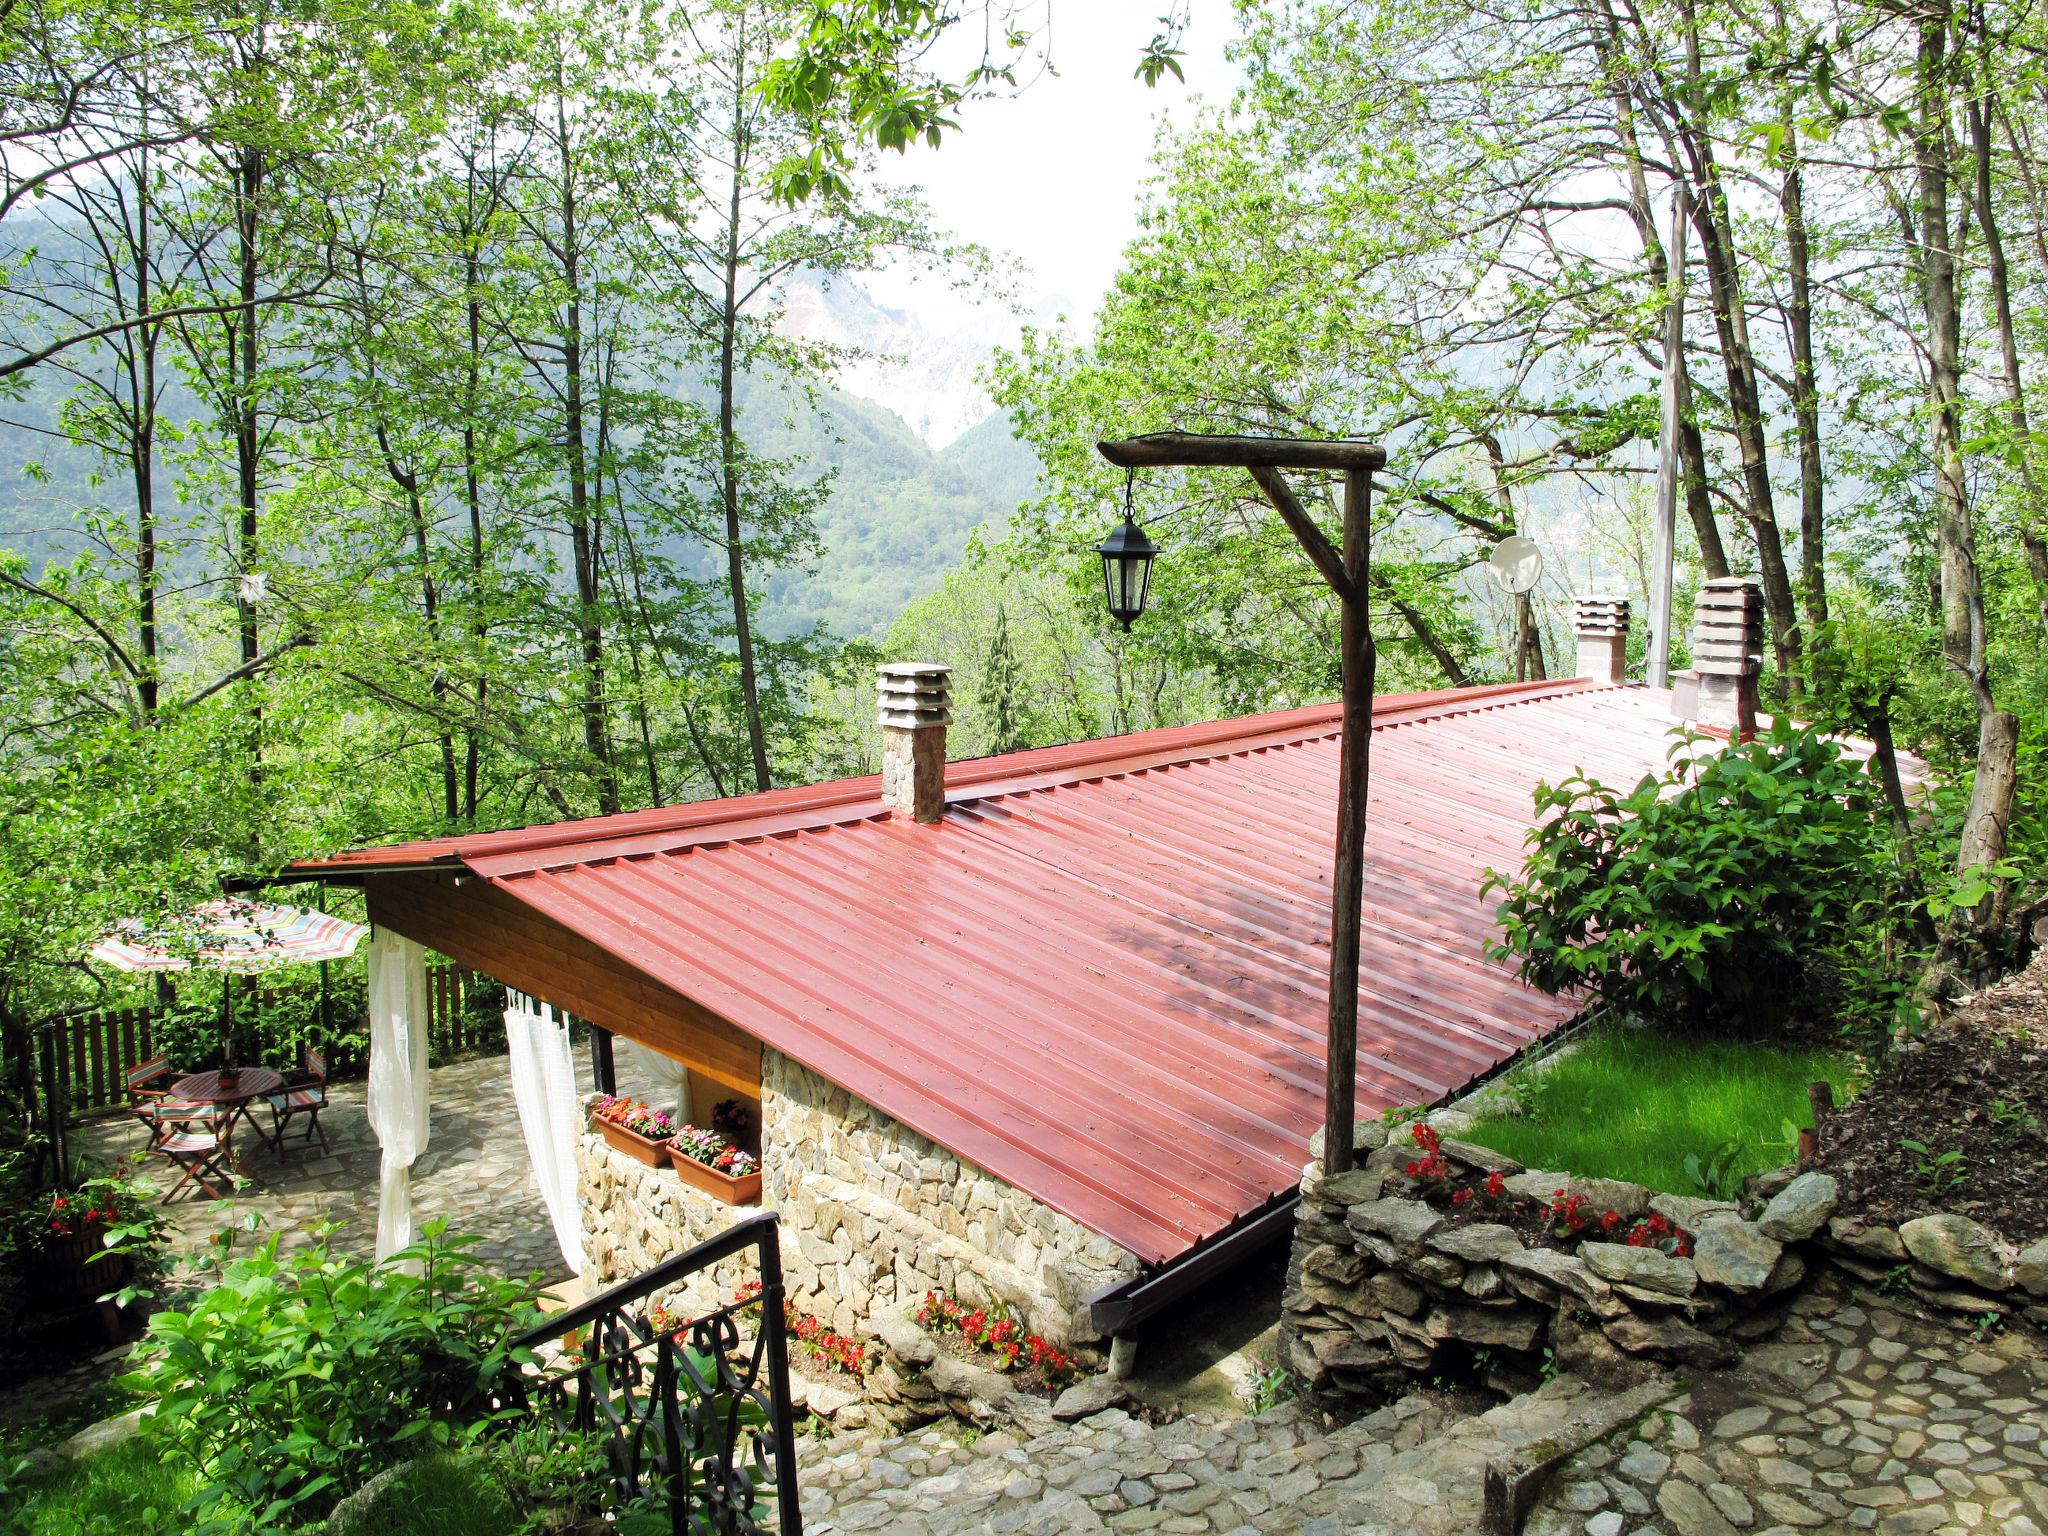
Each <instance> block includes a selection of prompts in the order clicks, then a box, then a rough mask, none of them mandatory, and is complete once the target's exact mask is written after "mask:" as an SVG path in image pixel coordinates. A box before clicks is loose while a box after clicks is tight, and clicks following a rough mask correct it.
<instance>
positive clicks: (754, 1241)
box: [515, 1211, 803, 1536]
mask: <svg viewBox="0 0 2048 1536" xmlns="http://www.w3.org/2000/svg"><path fill="white" fill-rule="evenodd" d="M777 1233H778V1228H777V1225H776V1213H775V1212H773V1211H761V1212H758V1213H756V1214H755V1215H752V1216H749V1217H747V1218H746V1219H745V1220H744V1221H741V1222H738V1223H736V1224H734V1225H733V1226H731V1227H728V1228H727V1229H726V1230H725V1231H723V1232H721V1233H719V1234H718V1236H716V1237H714V1238H711V1239H709V1240H707V1241H705V1242H702V1243H699V1244H698V1245H697V1246H696V1247H694V1248H692V1249H690V1250H689V1251H688V1252H687V1253H680V1254H677V1255H676V1256H675V1257H674V1258H672V1259H668V1260H666V1261H664V1262H663V1263H660V1264H657V1265H655V1266H654V1268H652V1269H650V1270H647V1271H646V1272H644V1273H643V1274H639V1275H636V1276H634V1277H633V1278H632V1279H631V1280H626V1281H622V1282H621V1283H619V1284H618V1285H615V1286H613V1287H612V1288H611V1289H610V1290H607V1291H604V1292H601V1293H600V1294H599V1295H596V1296H593V1297H592V1298H591V1299H590V1300H589V1301H586V1302H585V1303H583V1305H582V1306H580V1307H575V1308H573V1309H571V1310H569V1311H566V1312H558V1313H556V1314H554V1315H553V1316H551V1317H550V1318H549V1319H548V1320H547V1322H546V1323H545V1324H544V1325H543V1326H541V1327H539V1328H536V1329H534V1330H533V1331H532V1332H531V1333H529V1334H527V1335H526V1336H524V1337H523V1338H521V1339H518V1340H516V1341H515V1348H519V1349H524V1350H529V1351H537V1350H541V1349H543V1348H544V1347H546V1346H548V1345H550V1344H553V1343H555V1342H556V1341H558V1340H568V1341H570V1342H569V1343H568V1344H567V1345H565V1347H564V1348H563V1350H562V1352H561V1353H560V1354H559V1355H558V1356H556V1358H555V1359H554V1360H553V1361H552V1362H551V1363H545V1364H541V1365H538V1366H536V1367H534V1368H532V1370H531V1371H530V1372H529V1374H527V1375H525V1376H524V1377H523V1378H521V1385H520V1388H519V1390H520V1391H521V1392H523V1394H524V1398H525V1401H524V1406H525V1407H526V1408H527V1409H528V1410H529V1411H531V1412H536V1413H544V1414H546V1415H547V1416H548V1417H549V1418H550V1419H551V1420H552V1422H553V1423H554V1424H555V1425H556V1426H557V1427H558V1428H562V1429H571V1430H576V1431H578V1432H581V1433H584V1434H591V1433H597V1434H600V1435H602V1436H603V1437H604V1438H605V1442H606V1452H607V1458H608V1461H609V1464H610V1468H611V1479H612V1484H613V1486H614V1487H615V1488H616V1489H617V1490H618V1492H619V1495H620V1497H621V1498H622V1499H624V1500H626V1501H627V1502H628V1503H641V1502H648V1501H652V1502H657V1503H666V1505H667V1506H668V1513H669V1526H670V1529H671V1530H672V1531H673V1532H674V1533H675V1536H755V1533H766V1532H769V1531H779V1532H780V1533H781V1536H802V1533H803V1516H802V1513H801V1511H800V1510H799V1509H798V1507H797V1486H796V1429H795V1415H794V1413H793V1412H792V1410H791V1407H790V1400H789V1340H788V1335H787V1332H786V1330H785V1322H784V1316H783V1289H782V1256H781V1247H780V1244H779V1242H778V1237H777ZM749 1248H752V1249H755V1250H756V1252H757V1258H758V1263H759V1269H758V1274H759V1276H760V1282H761V1288H760V1293H759V1294H758V1295H753V1296H747V1297H745V1299H743V1300H740V1301H735V1302H732V1303H730V1304H728V1305H726V1306H723V1307H719V1308H717V1309H715V1310H713V1311H711V1312H708V1313H706V1314H704V1315H703V1316H701V1317H697V1318H694V1319H692V1320H691V1321H689V1322H687V1323H684V1324H682V1325H680V1327H678V1328H673V1329H663V1330H657V1329H656V1328H655V1327H654V1326H653V1325H652V1324H651V1323H650V1322H649V1321H648V1319H647V1316H646V1302H647V1299H648V1298H649V1297H650V1296H652V1295H654V1294H655V1293H656V1292H657V1291H660V1290H664V1289H666V1288H668V1287H671V1286H675V1285H678V1284H680V1283H681V1282H682V1281H683V1280H685V1279H687V1278H688V1277H689V1276H691V1275H693V1274H697V1273H699V1272H700V1271H703V1270H708V1269H710V1268H711V1267H712V1266H713V1265H714V1264H717V1263H719V1262H720V1261H721V1260H724V1259H728V1258H731V1257H732V1256H733V1255H735V1254H738V1253H742V1252H744V1251H745V1250H747V1249H749ZM757 1310H758V1313H759V1316H758V1317H757V1318H755V1319H753V1329H752V1332H753V1338H752V1340H751V1342H745V1341H743V1338H742V1333H741V1329H740V1321H741V1319H742V1317H743V1316H745V1315H746V1314H748V1313H750V1312H755V1311H757Z"/></svg>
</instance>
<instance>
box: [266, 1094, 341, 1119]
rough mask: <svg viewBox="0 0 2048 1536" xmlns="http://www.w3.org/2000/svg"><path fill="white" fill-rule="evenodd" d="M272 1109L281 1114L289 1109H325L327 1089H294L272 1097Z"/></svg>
mask: <svg viewBox="0 0 2048 1536" xmlns="http://www.w3.org/2000/svg"><path fill="white" fill-rule="evenodd" d="M270 1107H271V1108H272V1109H274V1110H276V1111H278V1112H279V1113H280V1114H282V1113H283V1112H284V1111H285V1110H287V1109H325V1108H326V1107H327V1090H326V1089H325V1088H292V1089H288V1090H286V1091H285V1092H283V1093H273V1094H271V1095H270Z"/></svg>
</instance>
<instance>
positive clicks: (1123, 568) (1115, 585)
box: [1095, 470, 1159, 630]
mask: <svg viewBox="0 0 2048 1536" xmlns="http://www.w3.org/2000/svg"><path fill="white" fill-rule="evenodd" d="M1137 477H1138V474H1137V471H1136V470H1131V471H1129V472H1128V473H1127V474H1126V476H1125V478H1124V522H1123V526H1122V527H1121V528H1119V529H1117V530H1116V531H1115V532H1114V533H1112V534H1110V536H1109V537H1108V538H1106V539H1104V540H1103V541H1102V542H1101V543H1100V544H1098V545H1096V546H1095V552H1096V553H1097V554H1098V555H1100V556H1102V591H1103V596H1104V598H1105V599H1106V600H1107V601H1108V603H1109V616H1110V617H1111V618H1112V619H1115V620H1116V621H1117V622H1118V623H1119V624H1121V625H1123V627H1124V628H1125V629H1126V630H1128V629H1129V628H1130V627H1131V621H1132V620H1133V619H1135V618H1137V617H1138V615H1139V614H1141V613H1143V612H1144V611H1145V596H1146V593H1147V591H1148V590H1149V589H1150V588H1151V585H1152V562H1153V561H1154V560H1156V559H1158V558H1159V546H1158V545H1157V544H1154V543H1153V542H1152V541H1151V540H1150V539H1148V538H1146V537H1145V530H1144V529H1142V528H1140V527H1139V526H1138V520H1137V518H1136V517H1135V516H1134V515H1133V507H1132V499H1131V498H1132V492H1133V490H1134V489H1135V485H1136V481H1137Z"/></svg>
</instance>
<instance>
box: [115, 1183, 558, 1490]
mask: <svg viewBox="0 0 2048 1536" xmlns="http://www.w3.org/2000/svg"><path fill="white" fill-rule="evenodd" d="M474 1243H475V1239H473V1238H466V1237H451V1236H449V1235H448V1234H447V1233H446V1231H445V1229H444V1227H443V1225H442V1224H441V1223H439V1222H433V1223H429V1224H428V1225H427V1226H426V1227H425V1228H424V1229H423V1232H422V1236H421V1240H420V1242H419V1243H418V1244H416V1245H415V1246H413V1247H412V1248H409V1249H407V1250H405V1251H404V1252H403V1253H400V1254H398V1255H395V1256H394V1257H393V1258H392V1259H391V1260H390V1261H388V1262H386V1263H383V1264H375V1265H373V1264H369V1263H366V1262H363V1261H361V1260H357V1259H350V1258H344V1257H342V1256H340V1255H337V1254H335V1253H333V1252H331V1251H330V1250H328V1249H326V1248H325V1247H321V1246H315V1247H311V1248H308V1249H304V1250H301V1251H299V1252H297V1253H294V1254H292V1255H291V1256H290V1257H281V1256H280V1255H279V1253H278V1245H277V1239H276V1238H274V1237H273V1238H271V1239H269V1240H268V1241H266V1242H265V1243H263V1244H262V1246H261V1247H259V1248H258V1249H256V1250H255V1251H254V1252H252V1253H250V1254H248V1255H246V1256H244V1257H241V1258H237V1259H233V1260H231V1261H230V1262H229V1263H228V1264H227V1266H226V1267H225V1268H224V1269H223V1270H222V1272H221V1273H220V1275H219V1276H218V1278H217V1280H216V1283H215V1284H214V1285H213V1286H212V1287H211V1288H210V1289H209V1290H207V1291H206V1292H205V1293H203V1294H202V1295H201V1296H199V1297H198V1299H197V1300H196V1301H195V1302H194V1303H193V1305H192V1306H191V1307H190V1309H189V1310H186V1311H172V1312H163V1313H159V1314H158V1315H156V1316H155V1317H153V1318H152V1319H151V1320H150V1325H149V1336H148V1338H147V1340H146V1341H145V1343H144V1345H143V1346H142V1361H141V1364H140V1366H139V1368H138V1369H137V1370H136V1371H135V1373H134V1374H133V1375H132V1376H130V1377H129V1378H128V1384H129V1385H130V1386H131V1387H132V1388H133V1389H134V1390H136V1391H137V1392H139V1393H143V1394H146V1395H148V1396H151V1397H154V1398H155V1399H156V1407H155V1410H154V1413H153V1415H152V1417H151V1419H150V1434H151V1437H152V1439H153V1441H154V1443H155V1444H156V1445H157V1446H158V1447H159V1448H160V1450H161V1452H162V1454H163V1455H164V1456H165V1458H166V1460H167V1461H168V1462H169V1463H170V1464H172V1465H175V1466H178V1467H181V1468H186V1469H189V1470H190V1471H191V1472H192V1473H194V1474H195V1475H196V1476H197V1478H198V1480H199V1483H200V1490H199V1492H198V1494H197V1495H196V1496H195V1498H194V1500H193V1503H192V1510H193V1513H194V1514H195V1516H197V1517H198V1519H199V1521H200V1529H203V1530H221V1531H227V1530H238V1529H243V1528H249V1527H253V1528H255V1529H270V1528H273V1527H275V1526H276V1525H278V1524H280V1523H282V1522H284V1521H285V1520H286V1519H287V1517H289V1519H291V1520H293V1521H299V1520H304V1519H307V1518H309V1517H311V1516H314V1515H317V1514H319V1513H320V1512H321V1511H322V1510H324V1509H325V1508H326V1507H327V1506H328V1505H330V1504H331V1503H332V1502H333V1501H334V1499H335V1498H337V1497H339V1496H340V1495H341V1494H343V1493H345V1492H347V1491H348V1490H350V1489H352V1488H354V1487H357V1486H359V1485H360V1484H361V1483H362V1482H363V1481H364V1480H365V1479H367V1478H369V1477H370V1476H372V1475H373V1474H375V1473H377V1472H379V1471H381V1470H383V1469H384V1468H385V1467H388V1466H393V1465H396V1464H397V1463H399V1462H401V1461H405V1460H409V1459H411V1458H413V1457H415V1456H418V1455H420V1454H422V1453H424V1452H427V1451H431V1450H434V1449H436V1448H447V1447H451V1446H454V1445H457V1444H460V1443H463V1442H464V1441H465V1440H467V1439H471V1438H474V1437H475V1435H476V1433H477V1430H478V1427H479V1426H481V1425H483V1424H485V1423H487V1422H488V1418H489V1414H490V1399H491V1394H492V1392H493V1391H494V1389H496V1388H498V1387H500V1386H501V1385H502V1383H503V1382H504V1380H505V1379H506V1378H507V1377H508V1375H509V1374H510V1373H511V1372H513V1371H514V1370H515V1369H516V1362H515V1360H514V1358H513V1355H512V1353H511V1350H510V1347H509V1340H510V1339H511V1338H512V1337H513V1336H514V1335H516V1334H517V1333H518V1332H520V1331H521V1330H522V1329H524V1328H525V1327H527V1326H530V1325H531V1323H532V1321H533V1320H534V1319H535V1318H536V1317H537V1315H538V1314H537V1313H536V1312H535V1310H534V1308H533V1305H532V1300H533V1294H534V1293H533V1289H532V1287H531V1286H530V1285H523V1284H519V1283H515V1282H512V1281H508V1280H503V1279H499V1278H497V1277H495V1276H493V1275H491V1274H490V1273H489V1271H488V1270H487V1269H486V1267H485V1266H484V1265H483V1264H482V1262H481V1261H480V1260H478V1259H477V1258H475V1257H474V1256H473V1254H472V1253H471V1252H470V1251H469V1250H470V1249H471V1248H472V1247H473V1246H474ZM412 1270H417V1273H411V1272H409V1271H412Z"/></svg>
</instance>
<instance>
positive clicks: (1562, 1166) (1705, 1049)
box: [1461, 1029, 1857, 1195]
mask: <svg viewBox="0 0 2048 1536" xmlns="http://www.w3.org/2000/svg"><path fill="white" fill-rule="evenodd" d="M1822 1079H1825V1080H1826V1081H1828V1082H1830V1083H1832V1084H1834V1087H1835V1092H1836V1095H1837V1096H1838V1097H1840V1098H1847V1097H1849V1095H1850V1091H1851V1090H1852V1089H1853V1088H1854V1087H1855V1086H1856V1083H1857V1075H1856V1064H1855V1061H1854V1059H1853V1058H1852V1057H1850V1056H1848V1055H1845V1054H1843V1053H1840V1052H1835V1051H1815V1050H1796V1051H1795V1050H1778V1049H1775V1048H1773V1047H1771V1046H1769V1045H1760V1044H1756V1043H1753V1042H1741V1043H1737V1042H1729V1041H1720V1040H1691V1039H1674V1038H1672V1037H1670V1036H1667V1035H1662V1034H1659V1033H1657V1032H1656V1031H1654V1030H1648V1029H1607V1030H1602V1031H1599V1032H1597V1033H1595V1034H1591V1035H1589V1036H1587V1037H1586V1038H1585V1039H1584V1040H1583V1041H1582V1042H1581V1043H1580V1045H1579V1047H1578V1048H1577V1049H1576V1050H1574V1051H1572V1052H1571V1053H1570V1054H1569V1055H1567V1056H1565V1057H1564V1058H1563V1059H1562V1060H1559V1061H1558V1062H1556V1063H1555V1064H1554V1065H1552V1066H1549V1067H1548V1068H1546V1069H1544V1070H1540V1071H1537V1070H1531V1069H1527V1068H1525V1069H1522V1070H1520V1071H1518V1072H1516V1073H1514V1074H1512V1075H1511V1076H1510V1078H1509V1079H1508V1080H1507V1083H1506V1085H1505V1090H1504V1091H1505V1092H1507V1093H1509V1094H1511V1095H1512V1096H1513V1097H1514V1098H1515V1099H1516V1100H1517V1101H1519V1102H1520V1103H1521V1104H1522V1105H1524V1106H1526V1111H1527V1112H1526V1113H1523V1114H1520V1115H1515V1114H1489V1115H1486V1116H1484V1117H1482V1118H1481V1119H1480V1120H1479V1122H1478V1123H1477V1124H1476V1125H1475V1126H1474V1127H1473V1128H1472V1129H1471V1130H1470V1131H1468V1132H1466V1133H1465V1134H1464V1136H1463V1137H1462V1138H1461V1139H1463V1140H1466V1141H1475V1142H1478V1143H1480V1144H1481V1145H1482V1146H1488V1147H1492V1148H1493V1149H1495V1150H1496V1151H1499V1152H1505V1153H1506V1154H1507V1155H1508V1156H1509V1157H1512V1158H1514V1159H1516V1160H1517V1161H1519V1162H1522V1163H1525V1164H1527V1165H1528V1166H1529V1167H1531V1168H1542V1169H1545V1170H1548V1171H1552V1172H1560V1173H1575V1174H1579V1175H1581V1176H1583V1177H1587V1178H1608V1179H1627V1180H1629V1181H1631V1182H1633V1183H1636V1184H1645V1185H1648V1186H1649V1187H1650V1188H1652V1189H1661V1190H1667V1191H1669V1192H1671V1193H1673V1194H1682V1195H1695V1194H1704V1193H1706V1191H1705V1190H1703V1189H1702V1188H1701V1187H1700V1185H1699V1183H1698V1182H1697V1181H1696V1180H1695V1179H1694V1177H1693V1176H1692V1174H1691V1173H1690V1172H1689V1171H1688V1170H1687V1168H1686V1163H1685V1159H1686V1154H1688V1153H1692V1154H1694V1155H1696V1156H1697V1157H1698V1159H1699V1160H1700V1162H1701V1163H1703V1164H1711V1163H1712V1162H1713V1160H1714V1153H1715V1150H1716V1148H1719V1147H1721V1146H1723V1145H1724V1144H1727V1143H1731V1142H1732V1143H1734V1144H1735V1146H1736V1149H1737V1150H1736V1152H1735V1155H1734V1160H1733V1162H1732V1164H1730V1165H1729V1166H1728V1168H1727V1181H1729V1182H1728V1183H1724V1187H1729V1185H1730V1184H1732V1182H1734V1181H1739V1180H1740V1179H1741V1178H1742V1176H1743V1175H1744V1174H1748V1173H1754V1172H1756V1171H1757V1170H1758V1169H1762V1168H1775V1167H1778V1166H1780V1165H1782V1164H1784V1163H1787V1162H1790V1161H1791V1160H1792V1158H1793V1156H1794V1155H1795V1148H1794V1147H1793V1145H1792V1144H1791V1142H1790V1139H1789V1130H1790V1128H1796V1127H1799V1126H1803V1125H1806V1124H1808V1123H1809V1122H1810V1120H1811V1118H1812V1116H1811V1114H1810V1112H1809V1110H1808V1107H1807V1086H1808V1085H1809V1084H1811V1083H1815V1082H1819V1081H1821V1080H1822Z"/></svg>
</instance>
